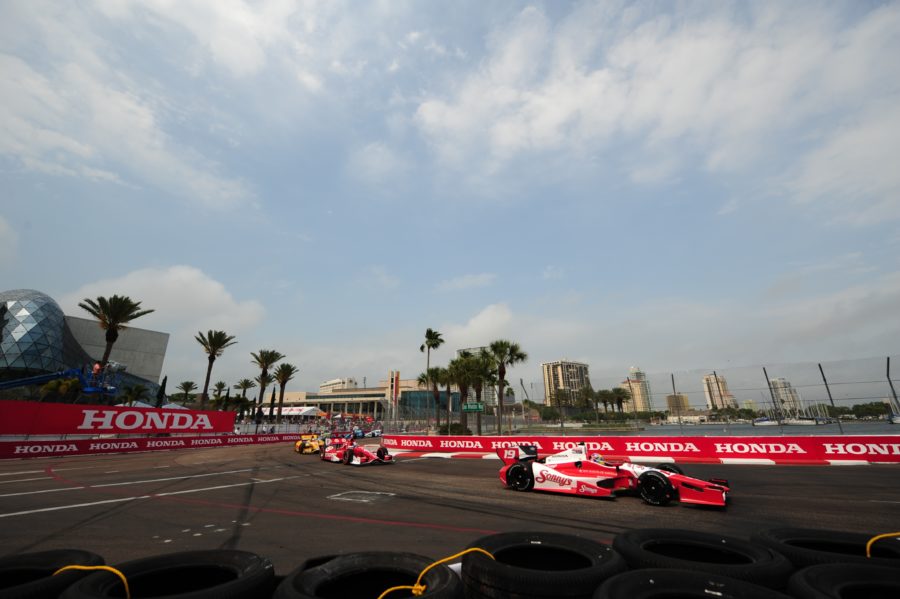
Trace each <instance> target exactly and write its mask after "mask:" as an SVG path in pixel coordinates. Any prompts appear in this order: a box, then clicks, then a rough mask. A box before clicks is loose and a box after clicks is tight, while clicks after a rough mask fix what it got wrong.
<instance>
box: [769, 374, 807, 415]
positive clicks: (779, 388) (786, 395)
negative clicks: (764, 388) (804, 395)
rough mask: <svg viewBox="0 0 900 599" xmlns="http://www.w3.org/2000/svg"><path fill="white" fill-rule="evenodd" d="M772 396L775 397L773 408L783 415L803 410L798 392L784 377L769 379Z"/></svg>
mask: <svg viewBox="0 0 900 599" xmlns="http://www.w3.org/2000/svg"><path fill="white" fill-rule="evenodd" d="M769 382H770V384H771V389H772V397H774V398H775V409H776V410H778V411H780V412H781V413H782V414H784V415H791V416H793V415H796V414H799V413H800V412H802V411H803V409H802V405H801V402H800V393H799V392H798V391H797V389H795V388H794V387H793V386H791V382H790V381H788V380H787V379H785V378H781V377H779V378H774V379H772V380H771V381H769Z"/></svg>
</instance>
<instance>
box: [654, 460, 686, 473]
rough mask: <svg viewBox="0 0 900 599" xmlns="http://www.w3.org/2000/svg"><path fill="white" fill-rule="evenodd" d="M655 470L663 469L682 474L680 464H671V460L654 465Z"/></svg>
mask: <svg viewBox="0 0 900 599" xmlns="http://www.w3.org/2000/svg"><path fill="white" fill-rule="evenodd" d="M656 469H657V470H665V471H666V472H674V473H675V474H684V470H682V469H681V466H679V465H678V464H673V463H671V462H664V463H662V464H658V465H657V466H656Z"/></svg>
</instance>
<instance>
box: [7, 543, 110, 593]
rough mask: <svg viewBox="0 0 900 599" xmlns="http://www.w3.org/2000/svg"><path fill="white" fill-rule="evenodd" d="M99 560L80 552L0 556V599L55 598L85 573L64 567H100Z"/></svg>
mask: <svg viewBox="0 0 900 599" xmlns="http://www.w3.org/2000/svg"><path fill="white" fill-rule="evenodd" d="M103 564H104V561H103V558H102V557H100V556H99V555H97V554H96V553H92V552H90V551H83V550H81V549H53V550H50V551H39V552H35V553H23V554H22V555H12V556H7V557H0V598H2V599H56V597H59V595H60V593H62V592H63V591H64V590H65V589H66V588H67V587H69V586H71V585H72V584H73V583H75V582H76V581H77V580H78V579H80V578H83V577H84V576H86V575H87V574H88V573H87V572H84V571H79V570H69V571H66V572H62V573H60V574H58V575H56V576H54V575H53V574H54V572H56V571H57V570H59V569H60V568H63V567H65V566H72V565H75V566H100V565H103Z"/></svg>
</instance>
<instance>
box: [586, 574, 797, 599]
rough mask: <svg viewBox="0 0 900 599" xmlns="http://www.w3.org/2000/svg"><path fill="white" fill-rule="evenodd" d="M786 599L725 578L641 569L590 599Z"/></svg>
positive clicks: (618, 576) (603, 587) (620, 576)
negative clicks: (675, 598)
mask: <svg viewBox="0 0 900 599" xmlns="http://www.w3.org/2000/svg"><path fill="white" fill-rule="evenodd" d="M623 597H627V598H628V599H672V598H673V597H678V598H679V599H710V598H712V597H728V598H729V599H788V596H787V595H783V594H781V593H779V592H777V591H773V590H772V589H769V588H766V587H764V586H760V585H758V584H753V583H752V582H747V581H746V580H738V579H736V578H729V577H727V576H718V575H715V574H708V573H706V572H691V571H689V570H671V569H663V568H645V569H643V570H631V571H629V572H623V573H621V574H616V575H615V576H613V577H612V578H610V579H609V580H607V581H606V582H604V583H603V584H601V585H600V586H599V587H598V588H597V591H596V592H595V593H594V596H593V599H622V598H623Z"/></svg>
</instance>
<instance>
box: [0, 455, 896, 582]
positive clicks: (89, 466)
mask: <svg viewBox="0 0 900 599" xmlns="http://www.w3.org/2000/svg"><path fill="white" fill-rule="evenodd" d="M500 466H501V463H500V461H499V460H495V459H440V458H417V457H412V456H408V455H407V456H404V455H400V456H398V457H397V461H396V463H395V464H392V465H386V466H370V467H352V466H344V465H342V464H332V463H327V462H323V461H321V460H320V459H319V458H318V456H317V455H305V456H304V455H298V454H296V453H294V451H293V444H288V443H285V444H276V445H256V446H249V447H248V446H244V447H227V448H210V449H190V450H177V451H161V452H150V453H140V454H118V455H102V456H83V457H67V458H38V459H28V460H5V461H0V541H2V548H0V555H16V554H22V553H30V552H34V551H40V550H45V549H60V548H78V549H86V550H90V551H93V552H95V553H98V554H100V555H101V556H103V557H104V558H105V560H106V563H107V564H110V565H115V564H119V563H122V562H124V561H127V560H131V559H136V558H141V557H147V556H152V555H160V554H169V553H174V552H179V551H187V550H195V549H241V550H244V551H251V552H253V553H257V554H259V555H263V556H265V557H268V558H270V559H271V560H272V562H273V563H274V564H275V572H276V574H278V575H284V574H286V573H287V572H289V571H290V570H291V569H293V568H294V567H296V566H298V565H299V564H300V563H302V561H303V560H305V559H307V558H313V557H321V556H326V555H334V554H340V553H353V552H358V551H369V550H377V551H406V552H412V553H416V554H419V555H423V556H426V557H430V558H432V559H439V558H443V557H447V556H449V555H451V554H454V553H456V552H458V551H461V550H463V549H465V548H466V547H468V546H469V545H470V544H472V543H473V542H475V541H477V540H478V539H479V538H481V537H483V536H485V535H490V534H494V533H497V532H507V531H555V532H563V533H568V534H577V535H581V536H585V537H588V538H592V539H595V540H599V541H603V542H610V541H611V540H612V539H613V537H614V536H615V535H616V534H617V533H619V532H621V531H624V530H628V529H633V528H651V527H661V528H682V529H691V530H701V531H709V532H718V533H722V534H728V535H732V536H738V537H742V538H747V537H749V535H750V534H751V533H753V532H755V531H758V530H761V529H765V528H774V527H780V526H797V527H812V528H828V529H834V530H849V531H857V532H864V533H869V534H872V535H875V534H880V533H886V532H895V531H898V530H900V466H897V465H870V466H844V467H837V466H746V465H741V466H723V465H689V466H687V467H686V468H685V470H686V473H687V474H689V475H692V476H696V477H699V478H707V477H724V478H727V479H728V480H729V481H730V482H731V485H732V495H731V502H730V505H729V506H728V507H727V508H726V509H724V510H723V509H715V508H699V507H693V506H684V505H678V504H672V505H670V506H667V507H652V506H649V505H646V504H644V503H643V502H642V501H641V500H640V498H638V497H618V498H615V499H592V498H580V497H566V496H560V495H552V494H546V493H534V492H531V493H519V492H516V491H513V490H510V489H505V488H504V487H503V486H502V484H501V483H500V481H499V479H498V477H497V472H498V470H499V468H500Z"/></svg>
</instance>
